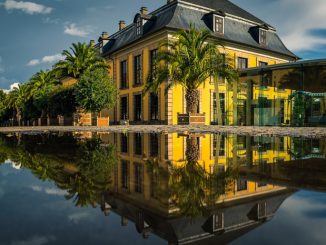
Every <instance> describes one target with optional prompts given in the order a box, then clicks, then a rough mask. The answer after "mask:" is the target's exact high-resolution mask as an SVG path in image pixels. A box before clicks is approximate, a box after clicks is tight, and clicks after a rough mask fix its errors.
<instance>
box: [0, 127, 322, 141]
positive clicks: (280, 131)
mask: <svg viewBox="0 0 326 245" xmlns="http://www.w3.org/2000/svg"><path fill="white" fill-rule="evenodd" d="M46 132H108V133H119V132H120V133H121V132H123V133H125V132H140V133H174V132H176V133H199V134H208V133H220V134H237V135H252V136H292V137H306V138H325V137H326V128H320V127H314V128H312V127H305V128H299V127H297V128H293V127H254V126H168V125H131V126H109V127H94V126H38V127H1V128H0V133H46Z"/></svg>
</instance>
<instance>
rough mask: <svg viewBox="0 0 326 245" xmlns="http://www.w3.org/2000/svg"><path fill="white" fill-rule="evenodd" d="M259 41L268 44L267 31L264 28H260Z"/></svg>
mask: <svg viewBox="0 0 326 245" xmlns="http://www.w3.org/2000/svg"><path fill="white" fill-rule="evenodd" d="M259 43H260V44H262V45H266V44H267V31H266V30H264V29H261V28H260V29H259Z"/></svg>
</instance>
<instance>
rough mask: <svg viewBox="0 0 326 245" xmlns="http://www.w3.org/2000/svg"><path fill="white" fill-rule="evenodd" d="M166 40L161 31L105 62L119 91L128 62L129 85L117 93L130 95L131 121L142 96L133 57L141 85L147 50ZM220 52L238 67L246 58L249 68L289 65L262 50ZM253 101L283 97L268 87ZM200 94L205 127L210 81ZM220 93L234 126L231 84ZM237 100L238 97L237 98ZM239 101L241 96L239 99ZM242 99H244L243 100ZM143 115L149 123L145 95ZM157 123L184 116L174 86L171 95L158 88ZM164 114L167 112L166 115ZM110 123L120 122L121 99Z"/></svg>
mask: <svg viewBox="0 0 326 245" xmlns="http://www.w3.org/2000/svg"><path fill="white" fill-rule="evenodd" d="M168 38H172V36H171V35H170V34H168V33H167V32H161V33H158V34H156V35H153V36H151V37H148V38H144V39H142V40H140V41H139V42H137V43H134V44H132V45H130V46H128V47H126V48H124V49H122V50H119V51H117V52H116V53H114V54H112V55H111V56H110V57H109V58H108V62H109V64H110V67H112V69H111V71H110V74H111V75H112V77H113V79H114V81H115V83H116V86H117V87H118V88H120V62H121V61H123V60H127V61H128V82H129V88H128V89H120V90H119V97H121V96H126V95H127V96H129V97H128V101H129V102H128V103H129V108H128V109H129V120H130V121H131V122H132V121H133V120H134V115H133V114H134V107H133V106H134V105H133V95H134V94H135V93H142V91H143V86H140V87H133V80H134V71H133V70H134V57H135V56H136V55H139V54H141V55H142V62H143V66H142V67H143V69H142V77H143V81H142V82H143V84H144V83H145V82H146V78H147V75H148V73H149V55H150V51H151V50H153V49H157V48H158V47H159V45H160V43H161V42H162V41H164V40H167V39H168ZM221 51H222V52H225V53H226V54H227V55H228V56H230V57H232V58H233V62H234V64H235V65H237V58H238V57H242V58H247V59H248V67H249V68H252V67H257V66H258V64H259V62H260V61H262V62H267V63H268V64H269V65H273V64H279V63H284V62H288V60H285V59H284V58H283V57H281V56H279V55H276V54H274V55H273V54H271V53H266V52H264V51H261V50H256V51H253V50H252V49H250V48H246V47H241V48H239V47H237V48H235V47H234V46H228V45H226V46H225V48H224V49H223V50H221ZM254 89H255V90H254V96H255V97H254V98H256V97H257V96H258V95H261V93H263V95H266V96H268V97H269V98H279V97H285V96H286V95H283V94H282V92H278V91H274V89H273V88H269V89H267V90H266V91H263V92H261V91H260V90H259V89H258V87H255V88H254ZM199 90H200V91H201V92H200V93H201V106H200V112H201V113H203V112H205V113H206V122H205V124H207V125H209V124H210V123H211V118H212V115H211V107H212V105H211V93H212V92H213V91H215V87H214V84H213V83H211V82H210V81H206V82H205V83H204V84H203V85H202V86H201V87H200V88H199ZM219 92H220V93H225V94H226V95H225V96H226V102H227V103H226V111H227V112H228V114H227V122H228V124H229V125H232V124H234V123H235V122H233V89H232V86H231V85H228V84H226V83H225V82H224V84H220V85H219ZM238 98H239V97H238ZM240 99H241V97H240ZM243 99H245V98H243ZM142 102H143V105H142V106H143V114H142V121H143V123H144V122H148V121H149V99H148V95H145V96H144V97H143V101H142ZM159 107H160V108H159V120H160V121H161V123H168V124H177V115H178V113H185V108H186V106H185V99H184V89H183V88H182V87H181V86H176V87H174V88H173V89H172V90H171V91H170V93H168V94H166V93H165V89H164V85H162V86H161V88H160V91H159ZM166 112H168V114H167V115H165V114H166ZM109 115H110V121H111V122H113V121H115V122H119V121H120V98H119V99H118V100H117V105H116V110H115V113H114V110H113V109H112V110H111V111H110V113H109Z"/></svg>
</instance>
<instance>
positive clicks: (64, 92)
mask: <svg viewBox="0 0 326 245" xmlns="http://www.w3.org/2000/svg"><path fill="white" fill-rule="evenodd" d="M75 111H76V99H75V88H74V87H69V88H64V87H57V88H56V90H55V91H54V92H53V95H52V96H51V98H49V115H51V116H56V115H62V116H71V115H72V114H73V113H74V112H75Z"/></svg>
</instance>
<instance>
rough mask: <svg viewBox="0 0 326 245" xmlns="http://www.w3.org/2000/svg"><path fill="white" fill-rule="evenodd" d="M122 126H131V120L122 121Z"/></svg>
mask: <svg viewBox="0 0 326 245" xmlns="http://www.w3.org/2000/svg"><path fill="white" fill-rule="evenodd" d="M120 125H126V126H128V125H129V120H120Z"/></svg>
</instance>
